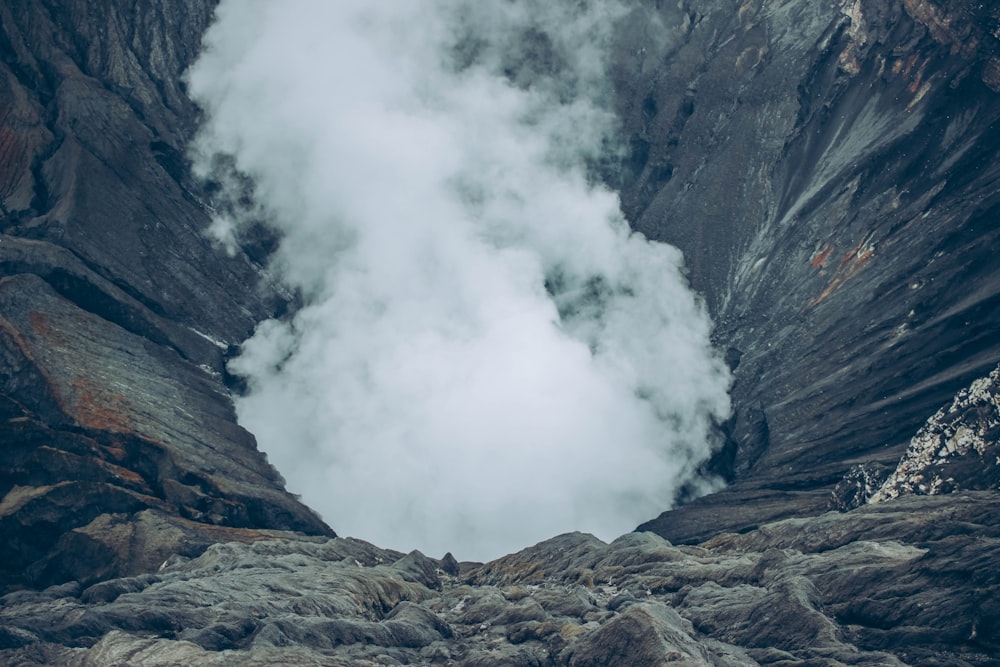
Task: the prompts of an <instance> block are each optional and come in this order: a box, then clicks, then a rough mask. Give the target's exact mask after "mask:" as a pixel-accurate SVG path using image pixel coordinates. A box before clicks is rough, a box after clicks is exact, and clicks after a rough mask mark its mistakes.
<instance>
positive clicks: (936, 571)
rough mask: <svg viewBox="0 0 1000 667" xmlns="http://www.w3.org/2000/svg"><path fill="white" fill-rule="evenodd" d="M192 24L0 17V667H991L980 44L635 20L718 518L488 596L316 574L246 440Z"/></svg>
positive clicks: (635, 78) (446, 581) (984, 10)
mask: <svg viewBox="0 0 1000 667" xmlns="http://www.w3.org/2000/svg"><path fill="white" fill-rule="evenodd" d="M212 8H213V2H211V0H160V1H159V2H155V3H154V2H149V1H148V0H140V1H139V2H130V3H126V2H123V1H121V0H109V1H108V2H105V3H100V6H98V5H97V4H96V3H92V2H87V1H86V0H58V1H57V0H8V1H7V2H4V3H0V447H2V449H0V452H2V454H0V456H2V463H0V585H2V586H3V589H2V592H3V593H6V595H4V597H2V599H0V663H3V664H70V665H74V664H76V665H107V664H134V665H143V664H148V665H167V664H171V665H172V664H234V663H240V664H247V665H249V664H268V665H270V664H289V665H292V664H331V665H339V664H343V665H357V664H470V665H633V664H670V663H676V664H690V665H748V664H751V665H752V664H774V665H838V664H843V665H893V664H916V665H989V664H1000V650H998V647H997V632H998V625H997V620H996V619H997V617H998V612H1000V610H998V609H997V608H996V607H997V602H996V600H997V599H998V590H997V585H998V581H997V576H996V574H995V571H996V564H997V562H998V556H1000V554H998V551H997V545H998V543H1000V542H998V540H1000V525H998V519H997V517H998V516H1000V514H998V510H1000V507H998V503H1000V496H997V495H996V493H995V490H996V483H997V479H998V478H997V465H996V461H994V458H995V456H996V455H995V448H996V442H997V415H998V414H1000V412H998V405H1000V404H998V402H997V396H998V395H1000V392H998V388H997V378H996V377H995V376H990V375H988V374H989V373H990V371H992V370H993V369H994V368H996V364H997V362H998V360H1000V335H998V329H1000V326H998V325H1000V308H998V305H1000V275H998V272H1000V262H998V261H997V260H996V257H997V256H998V251H1000V221H998V214H1000V209H998V206H1000V159H998V158H1000V155H998V152H1000V124H998V122H997V121H998V120H1000V41H998V40H1000V9H997V8H995V7H994V6H993V5H991V4H988V3H978V2H968V1H967V0H850V1H848V0H838V1H837V2H829V3H815V2H807V1H806V0H788V1H785V2H762V1H760V0H747V1H745V2H737V1H735V0H684V1H682V2H679V3H678V2H673V1H671V2H659V1H658V0H655V1H654V0H648V1H647V0H642V1H639V0H637V1H636V3H635V9H634V11H633V13H632V14H631V15H630V16H629V18H628V19H627V20H626V21H625V22H624V23H623V25H622V28H621V32H620V35H619V42H618V48H617V51H616V54H615V58H614V63H615V64H614V67H615V69H614V75H615V85H616V94H617V97H616V101H615V103H616V106H617V109H618V111H619V112H620V114H621V117H622V119H623V123H624V127H625V132H626V139H627V144H628V146H629V153H628V155H627V156H626V159H625V161H624V163H623V164H622V165H621V166H622V167H623V169H621V170H620V172H621V176H620V177H615V178H617V182H616V186H617V187H618V188H619V190H620V192H621V194H622V200H623V203H624V206H625V208H626V211H627V213H628V215H629V217H630V219H631V220H632V221H633V223H634V226H635V227H636V228H637V229H638V230H639V231H642V232H643V233H645V234H646V235H648V236H649V237H651V238H654V239H659V240H666V241H670V242H672V243H675V244H677V245H678V246H679V247H681V248H682V250H684V252H685V254H686V256H687V258H688V262H689V265H690V276H691V281H692V283H693V284H694V286H695V287H696V288H697V289H698V290H699V291H701V292H702V293H703V294H704V296H705V298H706V300H707V302H708V304H709V306H710V308H711V310H712V312H713V315H714V316H715V318H716V321H717V323H718V330H717V333H716V335H717V339H718V344H719V345H720V347H722V348H723V349H728V350H729V353H728V354H727V359H728V360H729V362H730V364H731V365H732V366H733V367H734V377H735V380H736V382H735V385H734V387H733V400H734V406H735V409H736V415H735V417H734V419H733V420H732V421H731V422H730V423H728V424H725V425H723V430H724V431H725V432H726V434H727V436H728V439H727V444H726V447H725V448H724V449H723V451H721V452H720V453H719V455H718V456H717V457H716V459H715V460H713V462H712V463H711V465H710V466H709V467H710V469H711V470H712V471H713V472H715V473H717V474H721V475H723V476H725V477H726V478H727V480H728V481H729V482H730V485H729V487H728V488H726V489H725V490H724V491H722V492H720V493H716V494H713V495H711V496H707V497H704V498H701V499H698V500H696V501H693V502H690V503H688V504H686V505H683V506H682V507H680V508H678V509H676V510H673V511H671V512H667V513H665V514H664V515H662V516H660V517H659V518H657V519H654V520H652V521H650V522H649V523H647V524H645V525H644V526H643V527H642V528H643V529H644V530H648V531H652V532H643V533H635V534H631V535H627V536H624V537H622V538H620V539H619V540H616V541H615V542H614V543H612V544H610V545H607V544H604V543H602V542H600V541H598V540H596V539H595V538H593V537H590V536H586V535H579V534H575V535H564V536H560V537H558V538H554V539H552V540H549V541H547V542H544V543H542V544H540V545H537V546H535V547H531V548H529V549H526V550H524V551H522V552H519V553H517V554H513V555H510V556H507V557H505V558H502V559H500V560H498V561H494V562H492V563H488V564H485V565H477V564H470V563H458V562H457V561H456V560H455V558H454V557H452V556H450V554H449V555H448V556H446V557H445V558H443V559H442V560H441V561H437V560H433V559H429V558H427V557H425V556H423V555H421V554H419V553H412V554H409V555H405V556H404V555H403V554H400V553H396V552H392V551H387V550H383V549H379V548H377V547H374V546H372V545H368V544H365V543H362V542H358V541H354V540H344V539H332V540H331V539H329V538H330V536H332V531H331V530H330V529H329V528H328V527H327V526H326V525H325V524H323V522H322V521H320V520H319V519H318V518H317V517H316V516H315V515H314V514H313V513H312V512H311V511H309V510H308V509H307V508H305V507H303V506H302V505H301V504H300V503H298V502H297V501H296V499H295V498H294V497H292V496H291V495H289V494H287V493H286V492H285V491H284V490H283V483H282V480H281V478H280V476H279V475H278V473H277V472H276V471H275V470H274V469H273V468H272V467H271V466H270V465H268V463H267V461H266V460H265V459H264V457H263V456H262V455H261V454H260V453H259V452H258V451H257V449H256V447H255V443H254V440H253V437H252V436H251V435H250V434H248V433H246V432H245V431H244V430H243V429H241V428H240V427H239V426H238V425H237V424H236V423H235V416H234V412H233V409H232V404H231V400H230V397H229V390H228V389H227V387H226V380H227V378H226V377H225V371H224V362H225V358H226V355H227V353H228V351H229V350H230V348H231V346H232V345H235V344H237V343H239V342H240V341H241V340H243V339H244V338H245V337H246V335H247V334H248V333H249V332H250V331H251V330H252V328H253V326H254V324H255V323H256V322H258V321H259V320H261V319H262V318H264V317H267V316H270V315H272V314H274V313H275V312H278V311H280V310H281V309H283V308H285V307H287V301H288V297H287V295H282V294H280V293H278V292H277V290H276V288H275V287H273V286H272V285H270V283H269V282H268V280H267V276H266V273H265V272H264V271H263V269H262V266H261V264H262V263H263V262H264V260H265V259H266V257H265V255H266V252H267V248H268V240H261V241H260V242H259V243H252V242H250V243H248V244H247V245H246V247H245V249H244V251H242V252H237V253H236V254H235V255H233V256H228V255H226V254H225V253H223V252H220V251H219V249H218V248H215V247H213V245H212V244H211V242H210V241H209V240H208V239H207V238H206V236H205V229H206V227H207V226H208V224H209V221H210V217H211V216H210V208H209V204H208V203H207V202H209V201H211V192H210V188H206V187H205V186H202V185H200V184H198V183H196V182H195V181H193V180H192V179H191V178H190V176H189V175H188V165H187V163H186V161H185V158H184V154H185V153H184V151H185V146H186V145H187V142H188V141H189V139H190V137H191V136H192V133H193V131H194V129H195V127H196V124H197V117H198V113H197V109H195V108H194V107H193V106H192V105H191V103H190V102H189V101H188V99H187V98H186V96H185V94H184V88H183V84H182V82H181V76H180V74H181V72H182V71H183V70H184V68H185V67H186V66H187V65H188V64H189V63H190V62H191V61H192V59H193V58H194V57H195V55H196V53H197V49H198V41H199V37H200V35H201V33H202V32H203V31H204V29H205V27H206V25H207V24H208V21H209V20H210V17H211V12H212ZM960 390H963V391H961V392H960ZM956 393H957V394H958V395H957V396H956ZM935 411H939V412H937V414H935ZM931 415H934V416H933V417H932V419H931V420H930V421H927V420H928V417H931ZM922 424H923V425H924V426H923V428H922V429H921V425H922ZM915 434H916V437H914V435H915ZM911 439H912V440H911ZM908 447H910V450H909V452H907V448H908ZM834 492H836V496H834V495H833V493H834ZM931 492H937V494H936V495H928V494H930V493H931ZM873 496H874V497H875V499H876V500H883V501H884V502H877V503H867V502H866V501H868V500H869V499H871V498H872V497H873ZM831 498H835V500H834V501H831ZM831 502H833V505H831ZM831 506H832V507H835V508H837V509H841V510H847V509H850V510H851V511H846V512H830V513H824V512H825V511H826V510H827V509H828V508H830V507H831ZM851 508H853V509H851ZM654 533H658V534H659V536H657V535H655V534H654ZM664 538H666V539H664ZM667 540H670V541H671V542H673V544H671V542H668V541H667ZM684 544H687V545H690V546H684ZM695 544H698V546H693V545H695ZM677 545H680V546H677ZM458 555H459V556H461V554H458Z"/></svg>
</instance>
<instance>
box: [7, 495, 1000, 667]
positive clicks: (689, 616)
mask: <svg viewBox="0 0 1000 667" xmlns="http://www.w3.org/2000/svg"><path fill="white" fill-rule="evenodd" d="M998 502H1000V499H998V497H997V496H996V494H993V493H989V492H969V493H965V494H961V495H960V496H935V497H933V498H925V497H917V496H909V497H907V498H905V499H901V500H898V501H896V502H894V503H886V504H879V505H869V506H867V507H865V508H864V509H862V510H856V511H855V512H853V513H851V514H839V513H830V514H826V515H823V516H822V517H819V518H816V519H811V520H801V519H788V520H785V521H781V522H778V523H773V524H769V525H767V526H764V527H762V528H761V529H759V530H756V531H751V532H750V533H747V534H744V535H735V534H721V535H718V536H716V537H715V538H714V539H712V540H711V541H709V542H707V543H705V544H703V545H701V546H697V547H692V546H673V545H671V544H670V543H669V542H667V541H666V540H664V539H663V538H661V537H658V536H656V535H654V534H653V533H632V534H628V535H625V536H623V537H621V538H619V539H617V540H615V541H614V542H612V543H611V544H605V543H603V542H601V541H599V540H597V539H596V538H594V537H591V536H589V535H583V534H580V533H574V534H567V535H562V536H559V537H556V538H553V539H551V540H548V541H546V542H542V543H541V544H538V545H536V546H534V547H531V548H528V549H525V550H523V551H521V552H518V553H516V554H513V555H510V556H505V557H503V558H501V559H499V560H497V561H493V562H491V563H488V564H486V565H482V566H478V567H468V566H466V567H464V568H462V569H461V570H460V569H459V567H458V564H457V563H455V562H454V560H453V559H449V558H446V559H445V560H443V561H436V560H432V559H430V558H427V557H425V556H424V555H422V554H420V553H419V552H413V553H410V554H409V555H406V556H404V555H403V554H400V553H396V552H389V551H385V550H382V549H378V548H376V547H374V546H372V545H370V544H367V543H364V542H360V541H356V540H351V539H342V538H341V539H334V540H329V541H326V540H321V539H319V538H314V539H311V540H306V539H301V538H299V539H291V540H289V539H282V540H276V541H269V542H260V543H256V544H234V543H230V544H218V545H214V546H212V547H210V548H209V549H208V550H207V551H205V553H204V554H202V555H201V556H199V557H198V558H195V559H190V560H189V559H186V558H183V557H175V558H172V559H170V560H168V561H166V562H165V563H163V565H162V566H161V567H160V568H158V570H157V571H156V572H155V573H150V574H143V575H139V576H136V577H130V578H125V579H117V580H112V581H106V582H102V583H98V584H95V585H92V586H89V587H83V586H81V585H80V584H78V583H75V582H74V583H70V584H64V585H62V586H53V587H51V588H49V589H46V590H44V591H37V592H36V591H22V592H18V593H11V594H9V595H7V596H6V597H5V598H4V599H3V607H2V609H0V622H2V623H3V630H2V632H0V645H2V646H5V647H8V648H7V650H4V651H0V659H4V660H5V661H6V664H37V663H43V664H44V663H50V664H65V665H109V664H129V665H150V666H152V665H180V664H204V665H231V664H243V665H299V664H322V665H400V664H404V665H405V664H440V665H445V664H463V665H508V666H514V665H518V666H520V665H524V666H529V665H571V666H575V667H582V666H584V665H593V666H595V667H597V666H601V667H614V666H617V665H621V666H623V667H624V666H626V665H665V664H679V665H718V666H733V667H735V666H736V665H758V664H762V665H764V664H766V665H904V664H925V665H953V666H961V665H982V664H997V660H996V656H997V643H996V642H997V638H998V635H997V629H998V627H997V611H998V610H997V608H996V607H997V604H998V603H997V592H998V585H1000V579H998V575H997V572H996V569H995V567H993V565H994V564H995V563H996V558H997V556H998V552H997V549H998V547H1000V524H998V519H997V517H998V516H1000V513H998V511H1000V504H998Z"/></svg>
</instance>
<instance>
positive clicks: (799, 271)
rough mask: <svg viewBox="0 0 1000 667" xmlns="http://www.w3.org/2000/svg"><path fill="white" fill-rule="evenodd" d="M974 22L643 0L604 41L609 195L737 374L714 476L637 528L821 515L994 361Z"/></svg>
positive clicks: (994, 278)
mask: <svg viewBox="0 0 1000 667" xmlns="http://www.w3.org/2000/svg"><path fill="white" fill-rule="evenodd" d="M667 5H669V6H667ZM997 12H998V9H997V8H996V7H995V6H993V5H988V4H983V3H972V2H964V1H961V0H951V1H943V0H942V1H934V2H928V1H925V0H921V1H919V2H918V1H916V0H912V1H911V0H907V1H906V2H876V1H870V0H869V1H866V0H862V1H861V2H853V1H851V2H846V1H845V2H835V3H826V4H822V3H797V2H793V3H783V4H781V5H774V4H772V3H761V2H756V1H752V2H744V3H712V2H688V3H682V4H681V5H677V4H675V3H657V4H656V6H655V7H654V6H652V5H650V6H648V7H647V9H646V10H645V13H642V12H640V13H639V14H638V15H637V17H636V18H635V20H634V22H633V24H632V25H631V27H630V28H629V29H627V30H626V31H625V32H624V34H623V38H622V40H623V46H622V48H621V50H620V52H619V55H618V61H617V63H618V64H617V67H618V76H617V79H616V80H617V81H618V85H619V107H620V110H621V114H622V116H623V118H625V122H626V126H627V128H628V130H629V131H630V132H631V145H632V147H633V150H632V159H631V161H630V162H629V163H628V165H627V166H628V169H626V173H627V174H631V176H630V177H629V178H627V179H626V181H625V182H624V183H623V185H622V197H623V201H624V203H625V205H626V208H627V210H628V211H629V214H630V218H631V219H632V220H634V221H635V223H634V224H635V226H636V227H637V228H638V229H639V230H640V231H643V232H644V233H646V234H647V235H649V236H651V237H653V238H657V239H664V240H668V241H671V242H673V243H675V244H677V245H678V246H679V247H680V248H681V249H682V250H684V252H685V256H686V258H687V260H688V264H689V266H690V270H691V280H692V283H693V284H694V285H695V286H696V287H697V288H698V289H699V290H700V291H702V292H703V293H704V294H705V298H706V299H707V301H708V303H709V305H710V306H711V308H712V311H713V312H714V314H715V317H716V322H717V325H718V330H717V332H716V337H717V340H718V343H719V344H720V345H721V346H722V347H723V348H731V355H730V357H729V358H730V360H731V362H732V363H734V364H736V363H738V366H737V367H736V369H735V372H734V377H735V385H734V387H733V390H732V393H733V401H734V404H735V406H736V412H737V414H736V417H735V419H734V420H733V421H732V423H730V424H728V425H727V431H728V433H729V435H730V438H731V441H730V444H729V447H728V448H727V449H726V450H725V451H724V452H722V454H720V456H718V457H717V460H716V461H715V463H714V469H715V470H716V471H717V472H720V473H722V474H724V475H726V476H727V477H728V478H729V479H730V480H732V481H733V483H732V484H731V485H730V487H729V488H728V489H726V490H725V491H723V492H722V493H719V494H715V495H713V496H710V497H707V498H703V499H701V500H699V501H696V502H695V503H692V504H690V505H687V506H685V507H683V508H681V509H680V510H679V511H675V512H672V513H670V514H668V515H666V516H664V517H661V518H660V519H659V520H655V521H651V522H649V523H647V524H644V525H643V526H642V528H643V529H646V530H654V531H657V532H660V533H662V534H663V535H664V536H666V537H667V538H668V539H671V540H675V541H689V540H690V541H697V540H700V539H706V538H708V537H710V536H711V534H712V532H713V531H716V530H718V529H720V528H728V529H731V530H746V529H748V528H752V527H754V526H756V525H759V524H760V523H761V522H764V521H768V520H773V519H775V518H780V517H783V516H795V515H802V514H803V513H817V512H821V511H823V510H824V509H825V508H826V506H827V502H828V499H829V493H830V491H831V489H832V487H833V486H834V485H835V484H836V483H837V482H838V481H839V480H840V479H842V478H843V476H844V475H845V474H846V473H847V472H848V470H850V469H851V468H852V467H853V466H855V465H859V464H864V463H877V464H879V465H882V466H887V467H894V466H895V465H896V463H897V461H898V459H899V457H900V456H901V455H902V454H903V451H904V450H905V449H906V447H907V446H908V444H909V441H910V438H911V437H912V436H913V434H914V433H915V432H916V431H917V429H918V428H919V427H920V425H921V424H922V423H923V422H924V421H925V420H926V419H927V417H928V416H929V415H931V414H933V413H934V412H935V411H936V410H937V409H939V408H940V407H941V406H942V405H945V404H946V403H948V402H950V401H951V399H952V397H953V395H954V394H955V393H956V392H957V391H959V390H960V389H961V388H963V387H966V386H968V384H969V383H970V382H971V381H972V380H974V379H975V378H978V377H982V376H984V375H986V374H987V373H988V372H989V371H990V370H991V369H992V368H994V367H995V366H996V363H997V361H998V360H1000V347H998V346H1000V336H997V335H996V332H997V330H998V325H1000V320H998V317H1000V309H998V308H997V303H998V299H1000V296H998V289H1000V276H998V274H997V271H998V269H1000V265H998V264H997V262H996V261H995V257H996V255H997V252H998V250H1000V246H998V244H1000V238H998V229H1000V228H998V226H997V224H996V220H997V217H998V215H1000V210H998V208H997V206H998V203H1000V200H998V198H997V197H998V195H997V193H998V192H1000V188H998V178H1000V171H998V169H1000V167H998V165H1000V160H998V149H1000V141H998V140H1000V137H998V135H997V134H996V128H997V127H1000V125H997V120H998V118H1000V97H998V95H997V93H996V92H995V90H994V89H993V88H991V85H992V84H991V83H990V81H992V80H993V79H992V78H991V77H992V76H993V75H992V74H991V73H992V72H994V64H995V63H996V62H998V60H997V58H998V55H1000V41H998V40H997V36H996V35H997V32H996V29H997V26H998V24H1000V16H998V14H997ZM664 32H666V33H667V34H668V35H670V38H669V39H667V38H664V37H663V34H664ZM654 37H656V40H658V41H656V40H654ZM625 45H627V48H626V46H625Z"/></svg>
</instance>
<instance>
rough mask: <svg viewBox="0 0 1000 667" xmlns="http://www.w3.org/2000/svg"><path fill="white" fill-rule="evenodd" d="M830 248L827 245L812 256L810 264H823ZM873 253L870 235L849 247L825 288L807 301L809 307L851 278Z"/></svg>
mask: <svg viewBox="0 0 1000 667" xmlns="http://www.w3.org/2000/svg"><path fill="white" fill-rule="evenodd" d="M832 250H833V249H832V248H829V247H828V249H827V250H826V251H825V254H823V255H817V256H816V257H814V258H813V261H812V265H813V266H816V267H817V268H819V267H821V266H823V263H824V262H826V259H827V258H828V257H829V255H830V253H831V252H832ZM874 255H875V244H874V243H873V242H872V237H871V236H870V235H869V236H867V237H865V238H864V240H862V241H861V242H860V243H858V244H857V245H856V246H854V247H853V248H851V250H850V251H848V252H847V253H845V254H844V256H843V257H841V259H840V266H839V267H838V268H837V271H836V273H835V274H834V275H833V278H831V279H830V282H829V284H828V285H827V286H826V289H824V290H823V292H822V293H821V294H820V295H819V296H817V297H816V298H815V299H813V300H812V301H810V302H809V308H813V307H815V306H818V305H819V304H821V303H822V302H823V301H825V300H826V299H827V298H828V297H829V296H830V295H831V294H833V293H834V292H835V291H837V289H838V288H839V287H840V286H841V285H843V284H844V282H845V281H847V280H848V279H850V278H852V277H853V276H854V275H855V274H856V273H857V272H858V271H860V270H861V269H862V268H863V267H864V266H865V264H867V263H868V261H869V260H870V259H871V258H872V257H873V256H874ZM820 256H822V258H823V259H822V262H820V263H819V264H818V266H817V262H816V260H817V259H819V257H820Z"/></svg>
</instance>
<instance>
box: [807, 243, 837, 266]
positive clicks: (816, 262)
mask: <svg viewBox="0 0 1000 667" xmlns="http://www.w3.org/2000/svg"><path fill="white" fill-rule="evenodd" d="M832 252H833V247H832V246H823V248H821V249H820V250H819V251H818V252H817V253H816V254H815V255H813V256H812V259H810V260H809V263H810V264H812V267H813V268H814V269H822V268H823V267H825V266H826V260H828V259H829V258H830V253H832Z"/></svg>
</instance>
